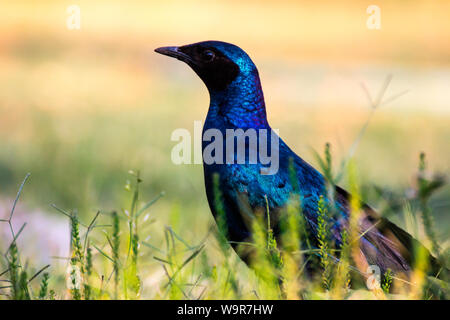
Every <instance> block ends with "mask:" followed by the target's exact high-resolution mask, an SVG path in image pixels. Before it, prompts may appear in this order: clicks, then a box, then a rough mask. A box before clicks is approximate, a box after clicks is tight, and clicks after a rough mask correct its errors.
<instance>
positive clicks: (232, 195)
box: [156, 41, 419, 272]
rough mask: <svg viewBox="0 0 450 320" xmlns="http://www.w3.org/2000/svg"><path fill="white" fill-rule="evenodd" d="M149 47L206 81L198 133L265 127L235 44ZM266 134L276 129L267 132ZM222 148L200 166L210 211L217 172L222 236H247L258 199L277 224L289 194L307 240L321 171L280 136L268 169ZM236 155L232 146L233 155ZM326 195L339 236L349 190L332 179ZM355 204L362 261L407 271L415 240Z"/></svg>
mask: <svg viewBox="0 0 450 320" xmlns="http://www.w3.org/2000/svg"><path fill="white" fill-rule="evenodd" d="M156 51H157V52H159V53H162V54H165V55H169V56H172V57H175V58H177V59H179V60H182V61H184V62H186V63H187V64H188V65H189V66H191V68H192V69H193V70H194V71H195V72H196V73H197V74H198V75H199V77H200V78H201V79H202V80H203V82H204V83H205V85H206V86H207V88H208V91H209V94H210V106H209V111H208V115H207V117H206V121H205V125H204V128H203V132H204V133H205V132H208V130H216V131H219V132H220V133H222V135H223V136H226V133H227V129H235V130H236V129H242V130H248V129H257V130H260V129H266V130H268V131H269V132H271V131H270V130H271V128H270V126H269V123H268V122H267V117H266V106H265V102H264V96H263V91H262V88H261V83H260V79H259V75H258V71H257V68H256V66H255V65H254V63H253V62H252V60H251V59H250V57H249V56H248V55H247V54H246V53H245V52H244V51H243V50H242V49H240V48H239V47H237V46H235V45H232V44H229V43H224V42H219V41H206V42H200V43H195V44H191V45H186V46H182V47H165V48H159V49H157V50H156ZM271 134H272V135H276V133H274V132H272V133H271ZM271 134H268V135H267V136H266V137H265V138H261V136H258V142H261V139H267V141H263V142H266V143H267V145H268V146H273V145H274V144H273V142H272V141H273V140H271ZM209 143H210V141H203V150H204V151H205V150H206V149H207V148H208V145H209ZM252 148H254V146H252V145H251V144H250V141H249V140H245V152H246V155H248V154H249V153H250V152H251V149H252ZM225 149H226V146H225V145H223V161H219V163H218V162H215V163H210V162H209V161H204V166H203V167H204V178H205V188H206V193H207V197H208V201H209V204H210V208H211V211H212V213H213V214H214V215H215V216H216V215H217V210H218V209H217V208H216V202H215V196H216V195H215V193H214V189H215V188H214V185H213V179H214V178H213V177H214V176H215V175H218V176H219V185H218V187H219V189H220V193H221V195H222V199H221V200H222V201H223V205H224V209H225V214H226V222H227V226H228V230H227V231H228V232H227V233H228V236H229V240H231V241H232V243H235V242H241V241H246V240H248V239H249V238H250V237H251V231H250V230H251V226H250V223H251V219H252V215H253V213H255V212H257V211H258V210H261V211H264V210H265V208H266V204H267V205H268V207H269V210H270V216H271V220H273V222H272V225H273V226H274V229H275V231H277V229H278V226H277V223H278V215H279V213H280V210H282V209H283V208H284V207H285V206H286V204H287V203H288V201H289V198H290V197H291V195H292V194H294V196H297V197H299V199H300V200H301V201H300V203H301V205H302V210H301V213H300V214H303V216H304V217H305V220H306V222H307V227H308V229H309V231H310V234H311V235H312V239H311V240H312V242H314V240H315V235H316V233H317V230H316V229H317V211H318V210H317V208H318V202H319V198H320V196H321V195H323V196H324V198H325V200H326V201H327V202H331V200H330V199H328V198H327V192H326V191H325V180H324V177H323V176H322V175H321V174H320V173H319V172H318V171H317V170H315V169H314V168H313V167H312V166H310V165H309V164H308V163H306V162H305V161H304V160H303V159H301V158H300V157H299V156H297V155H296V154H295V153H294V152H293V151H292V150H291V149H290V148H289V147H288V146H287V145H286V144H285V143H284V142H283V141H282V140H281V139H279V144H278V147H276V148H275V149H274V150H273V151H272V152H276V153H277V154H278V155H279V157H278V158H279V168H278V170H277V171H276V173H275V174H269V175H265V174H262V173H261V168H263V167H265V165H264V164H263V163H262V162H261V158H260V157H259V155H258V161H257V162H256V163H251V162H250V161H248V157H246V159H245V160H246V161H245V162H244V163H240V164H239V163H236V161H231V162H230V161H228V162H227V159H226V153H227V151H229V150H225ZM269 149H270V147H269ZM237 157H238V156H237V154H236V152H235V151H234V153H233V154H232V158H233V160H236V159H237ZM292 172H293V174H292ZM266 199H267V200H266ZM333 200H334V201H333V202H334V203H335V204H336V208H337V209H336V210H332V211H333V212H334V214H333V216H330V217H329V220H330V221H331V225H332V228H331V234H332V238H333V240H334V241H335V242H336V243H337V244H339V243H340V241H341V232H342V230H343V229H345V228H347V227H348V224H349V222H348V220H349V195H348V194H347V192H346V191H345V190H343V189H341V188H339V187H336V196H335V199H333ZM266 201H267V202H266ZM363 209H364V210H363V212H362V214H361V218H360V221H359V230H358V232H359V233H360V239H359V240H360V243H359V248H360V254H359V258H361V259H364V260H365V261H364V263H363V265H371V264H374V265H377V266H379V267H380V269H381V270H382V271H385V270H387V269H388V268H389V269H391V270H393V271H399V272H407V271H409V270H410V267H411V264H412V263H413V257H412V254H411V251H412V250H413V249H412V248H413V245H419V244H418V242H417V241H416V240H414V239H413V238H412V237H411V236H410V235H409V234H408V233H406V232H405V231H403V230H402V229H400V228H398V227H397V226H395V225H394V224H392V223H391V222H389V221H388V220H386V219H384V218H380V217H378V216H377V214H376V213H375V212H374V211H373V210H372V209H371V208H370V207H369V206H367V205H364V206H363ZM249 221H250V222H249ZM243 258H244V259H245V257H243ZM363 272H365V270H363Z"/></svg>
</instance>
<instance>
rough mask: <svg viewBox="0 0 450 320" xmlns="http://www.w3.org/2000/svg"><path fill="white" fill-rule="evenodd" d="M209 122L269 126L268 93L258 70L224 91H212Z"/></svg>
mask: <svg viewBox="0 0 450 320" xmlns="http://www.w3.org/2000/svg"><path fill="white" fill-rule="evenodd" d="M209 93H210V99H211V101H210V107H209V111H208V116H207V119H206V123H205V125H206V124H208V126H211V127H212V125H213V124H221V125H225V126H226V127H230V128H242V129H246V128H268V127H269V125H268V123H267V115H266V106H265V102H264V94H263V91H262V88H261V83H260V80H259V76H258V73H257V71H256V72H253V73H251V74H248V75H240V76H238V77H237V78H236V80H235V81H233V82H232V83H230V84H229V85H228V87H227V88H226V89H224V90H220V91H214V90H209Z"/></svg>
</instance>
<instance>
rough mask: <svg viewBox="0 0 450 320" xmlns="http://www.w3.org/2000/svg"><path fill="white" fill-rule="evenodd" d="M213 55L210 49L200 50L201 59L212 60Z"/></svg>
mask: <svg viewBox="0 0 450 320" xmlns="http://www.w3.org/2000/svg"><path fill="white" fill-rule="evenodd" d="M215 56H216V55H215V54H214V52H213V51H211V50H205V51H203V52H202V59H203V61H206V62H210V61H212V60H213V59H214V57H215Z"/></svg>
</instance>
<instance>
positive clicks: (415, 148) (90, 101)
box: [0, 0, 450, 260]
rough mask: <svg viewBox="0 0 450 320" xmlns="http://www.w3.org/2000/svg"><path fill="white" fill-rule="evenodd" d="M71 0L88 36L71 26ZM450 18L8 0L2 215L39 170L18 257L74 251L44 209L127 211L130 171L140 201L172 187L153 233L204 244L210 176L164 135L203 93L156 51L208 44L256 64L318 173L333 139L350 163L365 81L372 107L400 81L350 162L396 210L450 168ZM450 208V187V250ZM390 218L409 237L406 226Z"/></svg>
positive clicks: (429, 5)
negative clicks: (231, 49) (431, 174)
mask: <svg viewBox="0 0 450 320" xmlns="http://www.w3.org/2000/svg"><path fill="white" fill-rule="evenodd" d="M73 4H76V5H78V6H79V7H80V9H81V28H80V29H79V30H69V29H68V28H67V26H66V21H67V19H68V17H69V14H68V13H67V8H68V7H69V6H70V5H73ZM371 4H376V5H377V6H379V7H380V9H381V29H380V30H370V29H368V28H367V26H366V21H367V19H368V17H369V14H367V13H366V9H367V7H368V6H369V5H371ZM449 12H450V2H449V1H445V0H443V1H438V0H435V1H427V0H422V1H419V0H403V1H381V0H377V1H376V3H375V2H374V1H355V0H353V1H256V0H239V1H237V0H236V1H235V0H223V1H200V0H194V1H185V0H184V1H181V0H180V1H173V0H166V1H150V0H146V1H137V0H129V1H112V0H109V1H106V0H105V1H102V0H89V1H87V0H77V1H72V0H71V1H64V0H58V1H56V0H54V1H46V0H40V1H32V0H29V1H24V0H11V1H8V0H2V1H1V3H0V18H1V19H0V218H7V216H8V214H9V210H10V208H11V206H12V202H13V200H14V197H15V194H16V192H17V190H18V187H19V184H20V182H21V181H22V179H23V177H24V176H25V174H26V173H27V172H30V173H31V177H30V179H29V181H28V183H27V185H26V186H25V188H24V192H23V194H22V197H21V200H20V202H19V206H18V209H17V212H16V214H17V216H16V217H15V219H16V220H15V222H14V223H15V226H16V228H19V227H20V225H21V223H22V222H28V225H27V229H26V230H25V231H24V234H23V236H21V237H22V238H21V241H23V242H22V245H23V247H25V249H24V250H28V253H29V254H30V255H31V256H34V257H35V258H39V259H43V260H49V259H50V260H51V258H50V257H52V256H64V255H67V254H68V246H69V234H68V227H69V226H68V221H67V219H66V218H65V217H63V216H61V215H58V213H57V212H56V211H55V210H54V209H52V208H51V207H50V205H51V204H56V205H57V206H58V207H61V208H64V209H67V210H70V209H75V208H76V209H78V212H79V214H80V216H81V220H84V221H85V222H86V223H87V222H88V221H89V220H90V219H91V218H92V216H93V215H94V214H95V212H96V211H97V210H102V211H105V212H108V211H110V210H112V209H118V210H120V209H124V208H127V207H129V205H130V201H131V195H130V192H128V191H126V190H125V188H124V186H126V184H127V180H132V177H130V175H129V174H128V171H129V170H130V169H131V170H140V172H141V177H142V179H143V183H142V189H141V198H142V200H143V201H149V200H151V199H153V198H154V197H156V196H157V195H158V194H160V192H162V191H164V192H165V196H164V197H163V198H162V199H160V200H159V201H158V202H157V203H156V204H155V205H154V206H153V207H152V210H151V211H150V215H151V217H152V219H154V224H153V226H154V227H152V228H153V229H151V230H150V231H149V232H151V234H150V235H151V236H152V237H154V238H155V239H157V238H158V237H161V236H162V231H161V230H162V228H161V227H162V226H164V225H171V226H172V227H173V228H174V230H175V231H176V232H178V233H179V234H182V235H183V237H184V239H187V241H193V240H198V239H199V238H203V237H204V236H206V234H207V231H208V227H209V225H210V224H211V223H212V222H213V219H212V216H211V214H210V211H209V208H208V205H207V202H206V196H205V193H204V186H203V171H202V168H201V166H200V165H181V166H176V165H174V164H173V163H172V162H171V159H170V152H171V149H172V147H173V146H174V145H175V142H172V141H170V136H171V133H172V131H173V130H175V129H177V128H186V129H189V130H190V131H191V132H192V130H193V122H194V120H202V121H203V120H204V118H205V116H206V112H207V108H208V103H209V97H208V94H207V91H206V89H205V87H204V85H203V84H202V83H201V81H200V79H198V77H197V76H196V75H195V74H194V73H193V72H192V71H191V70H190V69H189V68H188V67H187V66H186V65H184V64H183V63H181V62H177V61H175V60H173V59H168V58H167V57H163V56H160V55H157V54H155V53H154V52H153V49H154V48H156V47H159V46H166V45H183V44H188V43H192V42H198V41H202V40H222V41H227V42H231V43H234V44H237V45H239V46H240V47H242V48H243V49H244V50H246V51H247V52H248V53H249V55H250V56H251V57H252V59H253V60H254V62H255V63H256V65H257V66H258V68H259V72H260V76H261V79H262V83H263V89H264V93H265V98H266V104H267V112H268V117H269V121H270V123H271V125H272V127H274V128H278V129H279V130H280V135H281V136H282V137H283V139H284V140H285V141H286V142H287V143H288V144H289V145H290V146H291V147H292V148H293V150H295V151H296V152H297V153H298V154H299V155H301V156H302V157H303V158H304V159H306V160H307V161H308V162H310V163H312V164H313V165H315V166H317V162H316V160H315V158H314V156H313V152H312V150H316V151H318V152H322V150H323V147H324V144H325V143H326V142H330V143H331V144H332V152H333V156H334V161H335V164H338V163H339V162H340V161H341V160H342V159H343V158H344V157H345V156H346V155H347V154H348V153H349V150H350V148H351V146H352V144H353V142H354V141H355V139H356V137H357V136H358V133H359V132H360V130H361V128H362V127H363V126H364V123H365V122H366V121H367V119H368V117H369V115H370V112H371V109H370V105H369V103H368V99H367V96H366V94H365V92H364V90H363V89H362V85H363V86H365V87H366V88H367V90H368V91H369V92H370V93H371V95H372V97H374V98H375V97H376V95H377V94H378V92H379V91H380V90H381V88H382V87H383V83H385V80H386V77H388V75H390V74H391V75H392V81H391V83H390V85H389V87H388V88H387V91H386V94H385V98H389V97H393V96H396V95H397V94H399V93H404V92H406V93H405V94H403V95H401V96H400V97H398V98H397V99H394V100H392V101H391V102H389V103H386V104H384V105H382V106H381V107H380V108H379V109H378V110H376V112H375V113H374V115H373V117H372V118H371V120H370V123H369V126H368V127H367V130H366V132H365V134H364V136H363V138H362V140H361V141H360V144H359V146H358V148H357V149H356V153H355V156H356V160H357V166H358V168H359V172H360V179H361V183H362V184H363V185H366V186H368V190H369V191H368V192H367V195H366V200H367V201H368V202H369V203H370V204H371V205H372V206H374V207H375V208H379V207H381V206H382V203H383V201H385V199H383V197H382V196H379V195H378V196H377V195H376V193H374V192H370V188H371V187H372V186H380V187H382V188H383V189H385V190H389V191H391V192H393V194H395V195H396V197H398V199H399V201H400V202H401V199H402V197H406V194H407V193H408V190H409V188H411V187H414V180H415V174H416V172H417V167H418V158H419V153H420V152H422V151H424V152H426V154H427V159H428V165H429V168H430V170H432V171H435V172H440V173H443V174H448V173H449V172H450V148H449V141H450V91H449V88H450V41H448V39H450V20H449V19H448V13H449ZM342 184H343V185H344V186H345V181H343V182H342ZM449 197H450V188H449V187H448V186H447V187H445V188H443V189H441V190H440V191H439V192H438V193H437V194H436V195H435V196H434V197H433V199H432V203H431V205H432V208H433V214H434V215H435V222H436V225H437V227H438V237H439V238H440V239H441V240H442V241H443V242H445V241H447V240H448V233H449V231H450V220H449V213H450V199H449ZM173 212H177V213H179V216H180V219H179V220H177V221H176V222H174V221H171V218H170V217H171V215H172V213H173ZM390 218H391V219H392V220H394V221H395V222H397V223H398V224H399V225H401V226H405V223H406V222H405V219H404V217H403V216H402V215H395V214H394V215H393V216H391V217H390ZM6 227H7V226H6V225H5V224H3V225H2V226H0V230H1V231H0V232H2V233H0V249H1V250H4V248H5V246H6V245H7V244H8V243H9V233H8V229H7V228H6ZM145 236H146V235H145ZM155 241H156V240H155ZM150 242H151V240H150Z"/></svg>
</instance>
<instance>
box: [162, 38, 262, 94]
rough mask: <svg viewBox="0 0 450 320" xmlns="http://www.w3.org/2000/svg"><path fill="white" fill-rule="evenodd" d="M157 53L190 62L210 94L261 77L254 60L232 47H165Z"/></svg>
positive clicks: (220, 44)
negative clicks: (241, 81) (238, 82)
mask: <svg viewBox="0 0 450 320" xmlns="http://www.w3.org/2000/svg"><path fill="white" fill-rule="evenodd" d="M155 51H156V52H158V53H160V54H164V55H166V56H169V57H174V58H177V59H178V60H181V61H184V62H186V63H187V64H188V65H189V66H190V67H191V68H192V69H193V70H194V71H195V73H197V75H198V76H199V77H200V78H201V79H202V80H203V82H204V83H205V85H206V87H207V88H208V89H209V91H210V92H211V91H213V92H214V91H215V92H217V91H222V90H225V89H226V88H227V87H228V86H229V85H230V84H231V83H233V82H234V81H235V80H236V79H237V78H239V77H240V78H246V77H249V76H253V77H255V76H256V77H258V71H257V69H256V67H255V65H254V63H253V61H252V60H251V59H250V57H249V56H248V55H247V54H246V53H245V51H244V50H242V49H241V48H239V47H238V46H235V45H233V44H230V43H226V42H221V41H204V42H198V43H193V44H189V45H185V46H180V47H162V48H158V49H156V50H155Z"/></svg>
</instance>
